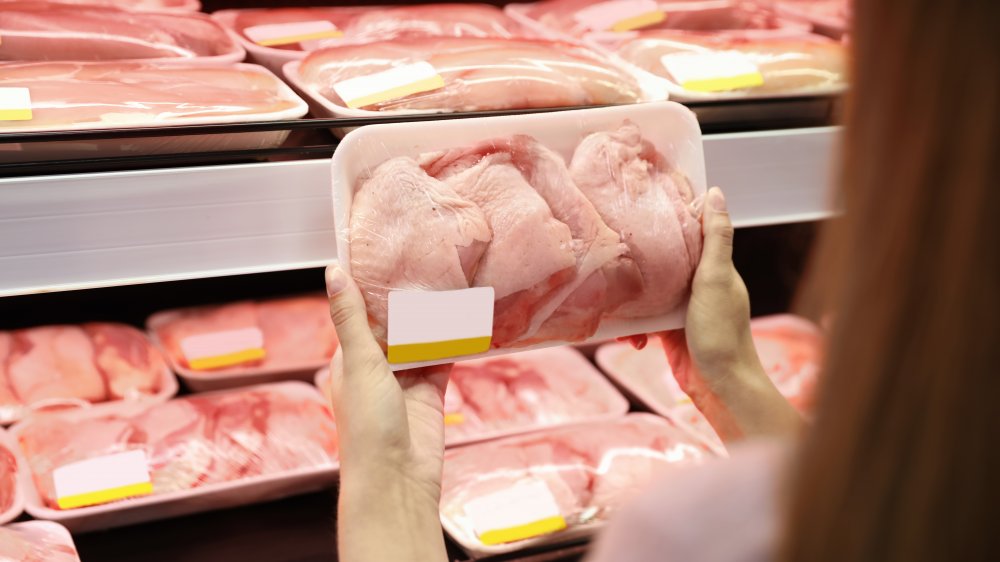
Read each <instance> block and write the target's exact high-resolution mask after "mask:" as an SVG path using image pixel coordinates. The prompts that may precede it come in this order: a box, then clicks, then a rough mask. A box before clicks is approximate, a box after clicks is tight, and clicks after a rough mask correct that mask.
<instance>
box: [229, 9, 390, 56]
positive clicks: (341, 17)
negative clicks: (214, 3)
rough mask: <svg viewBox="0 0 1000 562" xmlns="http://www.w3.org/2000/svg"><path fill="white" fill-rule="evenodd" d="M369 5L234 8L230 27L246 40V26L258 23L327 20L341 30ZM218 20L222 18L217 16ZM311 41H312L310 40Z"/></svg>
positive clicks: (297, 46) (298, 47)
mask: <svg viewBox="0 0 1000 562" xmlns="http://www.w3.org/2000/svg"><path fill="white" fill-rule="evenodd" d="M371 9H372V8H370V7H363V6H337V7H320V6H316V7H311V8H259V9H251V10H236V11H235V15H234V16H233V20H232V21H233V23H232V24H231V25H232V27H233V28H234V29H235V31H236V32H238V33H240V34H242V35H243V37H244V38H246V40H247V41H251V42H252V41H253V40H252V39H250V37H249V36H247V34H246V31H245V30H246V29H247V28H248V27H256V26H258V25H274V24H285V23H301V22H314V21H328V22H330V23H332V24H333V25H334V26H336V28H337V29H339V30H341V31H343V30H345V29H346V28H347V26H348V25H350V22H351V20H353V19H354V18H355V17H357V16H358V15H359V14H362V13H364V12H367V11H369V10H371ZM219 19H220V21H221V20H222V18H219ZM310 43H313V42H310ZM270 48H272V49H282V50H287V51H303V50H308V49H306V47H305V46H303V44H302V43H289V44H286V45H274V46H272V47H270Z"/></svg>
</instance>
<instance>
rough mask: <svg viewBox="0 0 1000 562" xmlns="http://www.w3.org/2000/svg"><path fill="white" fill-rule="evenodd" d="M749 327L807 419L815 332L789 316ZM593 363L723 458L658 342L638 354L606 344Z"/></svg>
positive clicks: (817, 340) (770, 369)
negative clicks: (694, 434) (701, 440)
mask: <svg viewBox="0 0 1000 562" xmlns="http://www.w3.org/2000/svg"><path fill="white" fill-rule="evenodd" d="M750 328H751V330H752V332H753V339H754V345H755V346H756V348H757V355H758V356H759V357H760V360H761V363H762V364H763V366H764V370H765V371H766V372H767V374H768V376H770V377H771V380H772V381H774V383H775V385H776V386H777V387H778V390H779V391H780V392H781V393H782V394H783V395H784V396H785V398H787V399H788V400H789V401H790V402H791V403H792V405H793V406H795V408H796V409H797V410H799V411H800V412H802V413H803V414H804V415H807V416H808V415H809V414H810V413H811V412H812V410H813V397H814V394H815V388H816V383H817V377H818V374H819V369H820V365H821V362H822V353H823V335H822V333H821V332H820V330H819V328H817V327H816V326H815V325H813V324H812V323H811V322H809V321H808V320H805V319H804V318H800V317H797V316H792V315H777V316H764V317H761V318H755V319H754V320H752V321H751V323H750ZM596 360H597V364H598V365H599V366H600V367H601V369H602V370H603V371H604V372H605V373H607V374H608V376H610V377H611V379H612V380H613V381H615V383H616V384H618V385H619V386H620V387H622V388H623V389H625V391H626V392H627V393H628V394H630V395H632V396H634V397H635V398H636V399H637V400H639V402H641V403H643V404H645V405H646V407H648V408H649V409H650V410H652V411H654V412H656V413H658V414H660V415H662V416H666V417H668V418H670V419H672V420H674V421H675V422H677V423H678V424H682V425H685V426H687V427H688V428H689V429H691V430H692V431H694V432H695V433H696V434H698V435H699V436H701V438H702V439H703V440H704V441H705V442H707V443H710V444H711V445H712V447H713V448H714V449H715V450H716V451H718V452H720V453H723V454H724V453H725V447H724V446H723V444H722V441H721V440H720V439H719V437H718V435H717V434H716V433H715V430H714V429H712V426H711V424H709V423H708V420H707V419H705V416H703V415H702V414H701V412H699V411H698V409H697V408H696V407H695V406H694V404H693V403H692V402H691V399H690V398H688V396H687V395H686V394H684V392H683V391H682V390H681V389H680V386H678V384H677V381H676V380H675V379H674V376H673V373H672V372H671V370H670V364H669V363H668V362H667V358H666V355H665V354H664V351H663V347H662V345H661V344H660V340H659V339H658V338H656V339H651V340H650V342H649V345H647V346H646V347H645V348H644V349H642V350H641V351H638V350H635V349H633V348H632V346H630V345H628V344H624V343H609V344H606V345H604V346H601V348H600V349H598V350H597V357H596Z"/></svg>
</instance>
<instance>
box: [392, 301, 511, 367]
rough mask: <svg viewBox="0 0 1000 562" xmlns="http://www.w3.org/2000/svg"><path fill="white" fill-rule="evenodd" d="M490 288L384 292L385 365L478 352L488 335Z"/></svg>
mask: <svg viewBox="0 0 1000 562" xmlns="http://www.w3.org/2000/svg"><path fill="white" fill-rule="evenodd" d="M493 294H494V293H493V287H474V288H471V289H459V290H456V291H390V292H389V334H388V336H389V337H388V340H389V352H388V358H389V363H414V362H417V361H432V360H435V359H447V358H449V357H459V356H462V355H472V354H475V353H482V352H484V351H486V350H488V349H489V348H490V341H491V340H492V337H493Z"/></svg>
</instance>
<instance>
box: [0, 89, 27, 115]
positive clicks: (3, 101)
mask: <svg viewBox="0 0 1000 562" xmlns="http://www.w3.org/2000/svg"><path fill="white" fill-rule="evenodd" d="M31 117H32V115H31V92H30V91H29V90H28V89H27V88H0V121H30V120H31Z"/></svg>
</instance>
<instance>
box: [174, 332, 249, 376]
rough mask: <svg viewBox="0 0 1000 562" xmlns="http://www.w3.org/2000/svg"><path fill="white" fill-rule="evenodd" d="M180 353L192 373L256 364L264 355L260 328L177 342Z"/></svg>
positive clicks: (187, 338)
mask: <svg viewBox="0 0 1000 562" xmlns="http://www.w3.org/2000/svg"><path fill="white" fill-rule="evenodd" d="M181 351H182V352H183V353H184V358H185V359H187V362H188V365H189V366H190V367H191V368H192V369H194V370H196V371H204V370H207V369H218V368H221V367H232V366H233V365H240V364H242V363H247V362H250V361H258V360H260V359H263V358H264V356H265V355H266V354H267V352H266V351H264V334H263V333H262V332H261V331H260V328H243V329H240V330H228V331H225V332H213V333H211V334H199V335H197V336H189V337H186V338H184V339H182V340H181Z"/></svg>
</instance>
